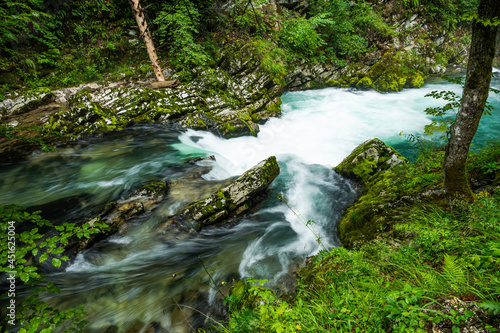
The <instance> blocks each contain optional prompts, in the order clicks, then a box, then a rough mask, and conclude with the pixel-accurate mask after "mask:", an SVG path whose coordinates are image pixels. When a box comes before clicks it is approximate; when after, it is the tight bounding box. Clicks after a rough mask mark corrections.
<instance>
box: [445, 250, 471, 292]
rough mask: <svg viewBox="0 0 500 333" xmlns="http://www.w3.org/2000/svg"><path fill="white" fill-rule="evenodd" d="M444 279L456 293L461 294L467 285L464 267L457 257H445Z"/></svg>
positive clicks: (446, 255)
mask: <svg viewBox="0 0 500 333" xmlns="http://www.w3.org/2000/svg"><path fill="white" fill-rule="evenodd" d="M442 276H443V278H444V279H445V283H447V284H449V286H450V287H451V289H452V290H453V291H455V292H458V293H461V292H462V291H463V290H464V289H465V288H464V287H465V285H466V284H467V275H466V271H465V269H464V267H463V266H462V265H461V264H460V263H459V262H458V261H457V258H456V257H455V256H450V255H448V254H445V255H444V265H443V274H442Z"/></svg>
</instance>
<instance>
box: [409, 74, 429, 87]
mask: <svg viewBox="0 0 500 333" xmlns="http://www.w3.org/2000/svg"><path fill="white" fill-rule="evenodd" d="M424 80H425V75H424V74H423V73H422V72H421V71H416V72H415V73H412V74H411V75H410V76H408V79H407V80H406V84H405V87H407V88H420V87H422V86H423V85H424Z"/></svg>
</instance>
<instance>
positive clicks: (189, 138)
mask: <svg viewBox="0 0 500 333" xmlns="http://www.w3.org/2000/svg"><path fill="white" fill-rule="evenodd" d="M492 85H493V86H494V87H496V88H500V80H499V79H498V78H496V77H495V78H494V80H493V83H492ZM432 90H453V91H455V92H457V93H459V92H460V87H458V86H456V85H450V84H447V83H434V84H428V85H426V86H424V87H423V88H421V89H418V90H405V91H403V92H401V93H397V94H379V93H376V92H373V91H368V92H360V91H355V90H351V89H333V88H331V89H322V90H311V91H303V92H293V93H286V94H285V95H284V96H282V99H283V105H282V111H283V115H282V117H281V118H280V119H271V120H269V121H268V122H267V123H266V124H265V125H263V126H261V131H260V133H259V134H258V136H257V137H240V138H233V139H222V138H219V137H217V136H215V135H213V134H211V133H208V132H203V131H194V130H188V131H186V132H178V131H174V130H172V129H169V128H167V127H164V126H161V125H141V126H136V127H132V128H129V129H126V130H123V131H121V132H119V133H113V134H111V135H108V136H105V137H102V138H93V139H87V140H84V141H80V142H78V144H73V145H70V146H68V147H66V148H61V149H59V151H58V152H54V153H47V154H42V153H40V154H35V155H33V156H31V157H30V158H29V159H28V160H26V161H23V162H20V163H18V164H15V165H11V166H6V167H2V168H1V169H0V175H1V178H0V179H1V180H0V204H12V203H15V204H19V205H23V206H38V205H45V206H44V207H46V208H47V210H48V212H47V214H48V215H50V217H51V218H52V219H55V220H66V219H72V218H77V217H82V216H88V215H90V214H91V213H90V212H92V210H93V209H94V207H98V206H102V205H105V204H106V203H108V202H110V201H112V200H116V199H118V198H120V196H122V195H123V193H127V191H131V190H133V189H134V188H136V187H137V186H138V185H140V184H142V183H144V182H146V181H150V180H154V179H166V180H169V181H172V184H173V185H172V188H171V192H170V197H169V198H168V199H167V200H165V201H164V202H163V203H162V204H161V205H160V206H159V207H158V208H157V209H156V210H155V211H154V212H152V213H150V214H147V215H146V216H141V217H139V218H135V219H134V220H133V221H132V222H131V223H130V225H129V227H128V228H127V229H126V230H124V231H123V232H122V233H120V234H118V235H115V236H112V237H110V238H109V239H108V240H106V241H103V242H100V243H99V244H97V245H96V246H94V247H93V248H91V249H89V250H86V251H84V252H82V253H80V254H79V255H78V256H77V257H76V258H75V260H73V261H72V262H71V263H70V265H69V266H67V267H66V268H65V270H64V271H54V272H52V273H50V274H49V275H48V279H49V280H51V281H54V282H55V283H56V284H57V285H58V286H59V287H60V288H61V293H60V294H57V295H52V296H47V299H48V300H49V301H50V302H52V303H53V304H57V305H59V306H63V307H65V306H74V305H78V304H85V305H86V307H85V309H86V311H87V312H88V313H89V316H88V318H87V320H89V321H90V323H91V324H90V325H89V326H88V329H87V331H89V332H127V331H128V332H139V331H145V329H146V328H147V327H153V328H156V329H158V327H163V328H165V329H166V330H167V331H168V332H184V331H186V330H187V329H188V327H189V326H187V325H186V323H185V322H186V317H187V318H188V319H189V320H190V322H191V323H192V324H193V323H194V324H200V323H201V322H203V321H204V320H205V317H204V316H202V315H199V314H198V312H197V311H196V310H193V309H192V308H196V309H199V310H200V311H201V312H203V313H205V314H208V315H215V316H216V315H217V314H218V309H217V306H216V304H217V302H216V298H217V297H216V291H215V289H214V288H211V287H209V285H211V284H212V282H215V283H216V284H217V285H218V286H220V287H221V288H222V284H221V282H225V281H229V280H231V279H233V278H237V277H244V278H247V277H253V278H256V279H268V280H269V281H270V282H269V284H268V285H269V286H271V287H276V286H282V285H283V284H285V282H286V281H287V279H289V276H288V273H289V271H290V270H291V269H292V268H293V267H295V266H296V265H298V264H300V263H301V262H302V261H303V260H304V258H306V257H307V256H310V255H313V254H315V253H317V252H318V251H319V250H320V249H321V246H320V245H319V244H318V242H317V239H316V236H315V235H314V234H313V233H312V232H311V231H309V230H308V229H307V227H306V226H305V225H304V224H303V222H301V220H300V219H299V218H297V216H296V215H295V214H294V212H293V211H291V210H290V209H289V208H287V206H285V205H284V204H283V203H282V202H280V201H279V200H278V198H277V197H278V195H279V194H283V195H284V196H285V197H286V199H287V200H288V201H289V202H290V204H291V205H292V206H293V208H294V210H295V212H297V213H298V214H301V215H302V216H303V219H305V220H314V222H315V223H314V224H313V228H314V231H315V233H316V234H317V235H319V236H320V237H321V240H322V243H323V244H324V245H325V246H326V247H332V246H339V245H340V244H339V241H338V238H337V237H336V233H335V223H336V222H337V221H338V220H339V218H340V217H341V214H342V213H343V211H344V210H345V208H346V207H347V205H349V204H350V203H352V202H353V200H355V198H356V196H357V191H356V188H355V186H354V184H352V183H351V182H350V181H348V180H346V179H343V178H342V177H340V176H338V175H337V174H336V173H335V172H333V171H332V170H331V169H332V167H333V166H335V165H337V164H338V163H339V162H341V161H342V159H343V158H344V157H346V156H347V155H348V154H349V153H350V152H351V151H352V150H353V149H354V148H355V147H356V146H357V145H359V144H360V143H362V142H363V141H365V140H367V139H370V138H373V137H378V138H380V139H382V140H384V141H386V142H387V143H388V144H390V145H393V146H395V147H397V148H398V149H400V150H401V151H402V152H403V153H405V154H407V155H412V151H411V148H410V147H411V146H409V145H408V144H407V143H405V140H404V139H403V138H402V137H400V136H399V135H398V133H400V132H401V131H404V132H405V133H414V134H418V133H421V132H422V129H423V127H424V125H426V124H428V123H429V122H430V119H429V118H428V117H427V116H426V115H425V114H424V113H423V110H424V109H425V108H426V107H429V106H436V105H439V104H440V103H441V104H442V102H439V101H436V100H434V99H432V98H425V97H424V96H425V94H426V93H429V92H431V91H432ZM490 101H491V103H493V105H494V106H496V107H497V109H500V98H499V97H497V96H492V97H491V98H490ZM497 113H498V112H494V116H493V117H488V118H485V117H484V119H483V120H482V123H481V127H480V131H479V132H478V135H477V137H478V138H479V140H477V141H478V142H486V141H489V140H490V141H491V140H496V139H497V138H498V137H499V134H500V133H499V129H500V127H499V126H498V122H499V120H500V114H497ZM476 146H479V145H476ZM207 155H215V158H216V160H215V161H203V162H200V163H202V164H204V166H205V167H210V172H208V173H206V174H204V175H203V176H202V178H199V177H196V176H194V175H193V174H190V172H191V171H190V170H191V169H190V168H187V167H185V166H186V164H185V163H186V162H187V161H189V160H191V159H193V158H195V157H203V156H207ZM271 155H275V156H276V157H277V159H278V162H279V165H280V168H281V174H280V175H279V176H278V178H277V179H276V180H275V181H274V182H273V184H272V185H271V194H270V196H269V198H268V199H267V200H266V201H265V203H264V204H263V205H262V207H261V208H260V210H259V211H258V212H257V213H254V214H251V215H249V216H247V217H246V218H245V219H244V220H243V221H242V222H241V223H239V224H238V225H236V226H233V227H224V228H214V229H207V230H204V231H202V232H201V233H200V235H197V236H195V237H184V238H180V239H174V238H172V237H169V235H165V234H163V233H160V232H158V231H157V230H156V226H157V225H158V224H159V223H161V222H162V221H164V220H165V219H166V218H167V217H168V216H170V215H172V214H174V213H176V212H178V211H179V210H180V209H182V208H183V207H185V206H186V205H187V204H188V203H189V202H192V201H194V200H198V199H200V198H202V197H204V196H208V195H209V194H210V193H212V192H213V191H215V190H216V189H217V188H218V187H220V186H221V181H223V180H224V179H228V178H231V177H235V176H237V175H240V174H241V173H243V172H244V171H245V170H247V169H249V168H251V167H252V166H253V165H255V164H257V163H258V162H259V161H261V160H263V159H264V158H267V157H268V156H271ZM49 203H51V204H50V205H47V204H49ZM203 265H204V266H205V269H204V268H203ZM181 308H182V311H181V310H179V309H181Z"/></svg>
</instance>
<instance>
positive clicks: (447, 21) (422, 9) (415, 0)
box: [399, 0, 479, 30]
mask: <svg viewBox="0 0 500 333" xmlns="http://www.w3.org/2000/svg"><path fill="white" fill-rule="evenodd" d="M478 5H479V0H450V1H440V0H399V6H400V7H402V8H403V10H406V11H407V12H408V13H409V14H413V13H418V14H420V15H422V16H423V17H425V18H426V19H428V20H430V21H431V22H436V23H439V27H438V29H443V30H454V29H456V28H457V27H458V26H459V25H460V24H463V20H464V19H467V18H468V17H470V16H471V15H472V14H473V13H476V12H477V7H478Z"/></svg>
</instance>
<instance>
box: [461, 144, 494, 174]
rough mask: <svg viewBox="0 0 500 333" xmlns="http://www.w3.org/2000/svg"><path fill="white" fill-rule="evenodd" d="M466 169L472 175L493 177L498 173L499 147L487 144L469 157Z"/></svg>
mask: <svg viewBox="0 0 500 333" xmlns="http://www.w3.org/2000/svg"><path fill="white" fill-rule="evenodd" d="M468 169H469V173H471V174H473V175H477V174H483V175H485V176H493V177H494V176H495V175H496V174H498V171H500V145H499V144H497V143H488V144H486V145H485V146H484V147H483V148H481V149H480V150H479V151H477V153H476V154H474V155H470V157H469V165H468Z"/></svg>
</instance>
